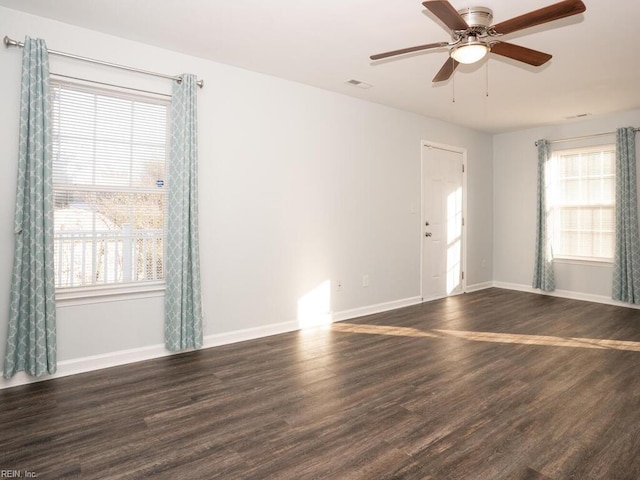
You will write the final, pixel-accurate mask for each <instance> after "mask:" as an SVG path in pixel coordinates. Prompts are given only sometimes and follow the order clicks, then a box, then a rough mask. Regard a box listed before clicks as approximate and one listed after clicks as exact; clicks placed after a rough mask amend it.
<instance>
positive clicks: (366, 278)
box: [362, 275, 369, 288]
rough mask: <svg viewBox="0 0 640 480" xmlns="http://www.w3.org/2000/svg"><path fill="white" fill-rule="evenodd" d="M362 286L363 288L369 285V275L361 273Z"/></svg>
mask: <svg viewBox="0 0 640 480" xmlns="http://www.w3.org/2000/svg"><path fill="white" fill-rule="evenodd" d="M362 286H363V287H364V288H366V287H368V286H369V275H362Z"/></svg>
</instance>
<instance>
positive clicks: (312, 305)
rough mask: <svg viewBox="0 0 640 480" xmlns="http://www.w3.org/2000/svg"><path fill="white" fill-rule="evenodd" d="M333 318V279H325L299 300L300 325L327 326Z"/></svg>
mask: <svg viewBox="0 0 640 480" xmlns="http://www.w3.org/2000/svg"><path fill="white" fill-rule="evenodd" d="M331 318H332V317H331V281H330V280H325V281H324V282H322V283H321V284H320V285H318V286H317V287H315V288H314V289H313V290H311V291H310V292H308V293H307V294H305V295H304V296H303V297H301V298H300V299H299V300H298V326H299V327H300V328H301V329H304V328H313V327H320V326H326V325H330V324H331V321H332V320H331Z"/></svg>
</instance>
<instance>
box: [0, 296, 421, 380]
mask: <svg viewBox="0 0 640 480" xmlns="http://www.w3.org/2000/svg"><path fill="white" fill-rule="evenodd" d="M421 301H422V299H421V298H420V297H410V298H406V299H402V300H395V301H391V302H385V303H379V304H376V305H370V306H366V307H359V308H354V309H350V310H344V311H342V312H335V313H332V314H331V315H330V316H329V321H330V322H339V321H342V320H348V319H352V318H356V317H362V316H364V315H371V314H374V313H381V312H386V311H388V310H394V309H396V308H402V307H407V306H409V305H415V304H418V303H420V302H421ZM299 329H300V326H299V324H298V322H297V321H295V320H294V321H289V322H280V323H273V324H270V325H264V326H260V327H254V328H246V329H242V330H235V331H233V332H225V333H217V334H213V335H207V336H205V337H204V339H203V348H211V347H218V346H221V345H228V344H230V343H237V342H244V341H246V340H255V339H257V338H262V337H268V336H271V335H278V334H280V333H286V332H292V331H295V330H299ZM169 355H175V352H171V351H169V350H167V349H166V348H165V346H164V345H162V344H159V345H150V346H147V347H140V348H134V349H131V350H120V351H117V352H110V353H105V354H101V355H94V356H91V357H83V358H75V359H73V360H63V361H60V362H58V367H57V371H56V373H54V374H53V375H47V376H45V377H41V378H34V377H30V376H29V375H27V374H26V373H24V372H18V373H16V374H15V375H14V376H13V377H12V378H11V379H9V380H7V379H6V378H2V379H0V390H1V389H3V388H9V387H17V386H18V385H25V384H28V383H34V382H41V381H44V380H52V379H54V378H60V377H66V376H69V375H75V374H78V373H85V372H90V371H93V370H100V369H103V368H109V367H117V366H119V365H125V364H128V363H134V362H141V361H144V360H151V359H154V358H160V357H166V356H169Z"/></svg>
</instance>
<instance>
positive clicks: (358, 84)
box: [347, 79, 373, 90]
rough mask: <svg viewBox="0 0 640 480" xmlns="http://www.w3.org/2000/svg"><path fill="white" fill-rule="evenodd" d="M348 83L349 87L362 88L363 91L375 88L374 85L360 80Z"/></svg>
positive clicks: (352, 80)
mask: <svg viewBox="0 0 640 480" xmlns="http://www.w3.org/2000/svg"><path fill="white" fill-rule="evenodd" d="M347 83H348V84H349V85H353V86H354V87H358V88H362V89H363V90H366V89H367V88H371V87H373V85H371V84H370V83H367V82H361V81H360V80H354V79H351V80H348V81H347Z"/></svg>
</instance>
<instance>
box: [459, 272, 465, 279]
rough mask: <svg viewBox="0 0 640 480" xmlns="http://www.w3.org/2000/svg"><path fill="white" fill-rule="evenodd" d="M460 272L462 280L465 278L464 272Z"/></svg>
mask: <svg viewBox="0 0 640 480" xmlns="http://www.w3.org/2000/svg"><path fill="white" fill-rule="evenodd" d="M460 274H461V275H462V280H464V272H460Z"/></svg>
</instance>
